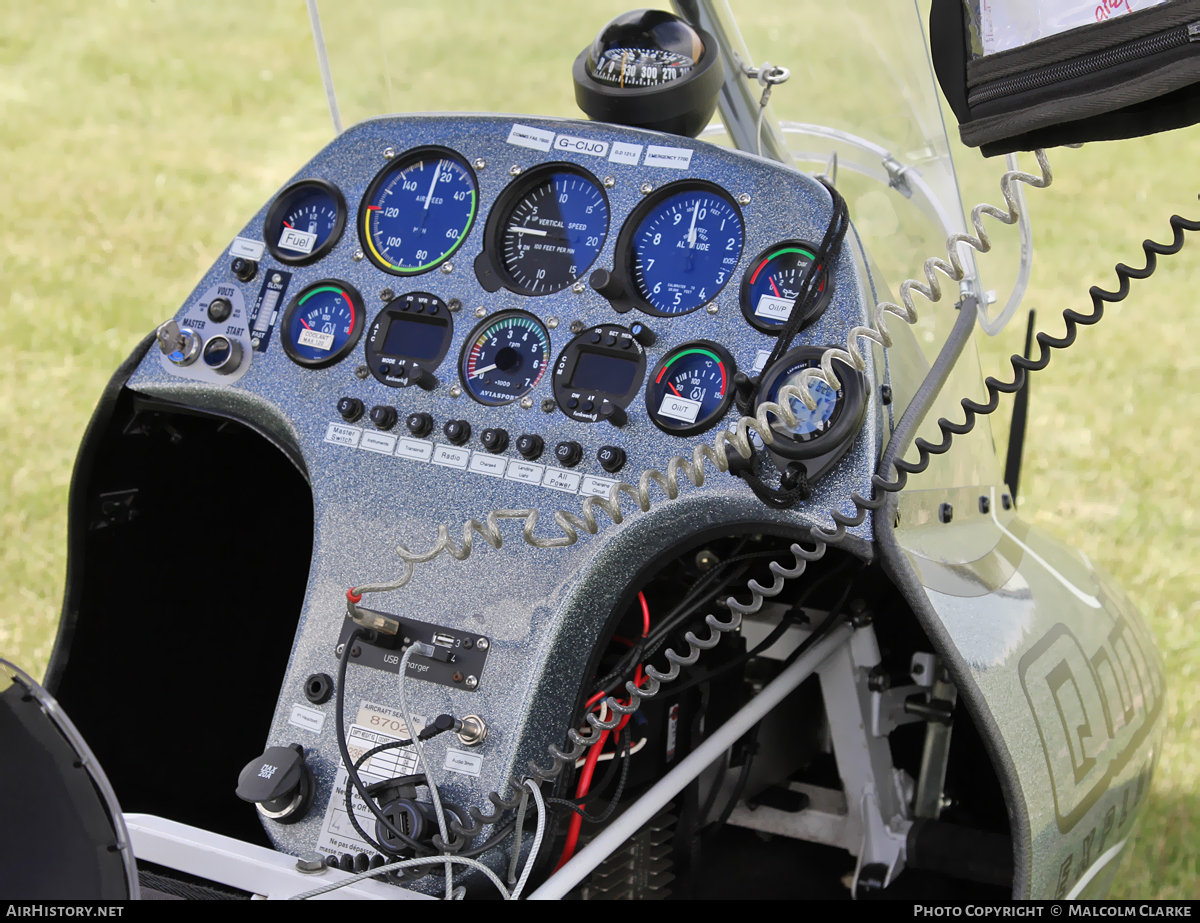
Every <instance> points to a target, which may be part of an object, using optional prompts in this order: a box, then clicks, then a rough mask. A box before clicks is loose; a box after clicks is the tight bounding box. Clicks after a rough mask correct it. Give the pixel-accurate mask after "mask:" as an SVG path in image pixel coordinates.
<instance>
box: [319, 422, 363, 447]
mask: <svg viewBox="0 0 1200 923" xmlns="http://www.w3.org/2000/svg"><path fill="white" fill-rule="evenodd" d="M362 432H363V431H362V430H361V429H359V428H358V427H357V426H344V425H343V424H341V423H330V424H329V429H327V430H325V441H326V442H332V443H333V444H334V445H344V446H349V447H350V448H352V449H353V448H356V447H357V446H358V440H359V439H361V438H362Z"/></svg>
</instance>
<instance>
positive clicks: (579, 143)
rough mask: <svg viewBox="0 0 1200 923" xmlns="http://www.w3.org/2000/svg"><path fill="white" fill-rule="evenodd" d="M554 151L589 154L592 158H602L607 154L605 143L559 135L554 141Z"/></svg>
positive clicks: (606, 144)
mask: <svg viewBox="0 0 1200 923" xmlns="http://www.w3.org/2000/svg"><path fill="white" fill-rule="evenodd" d="M554 149H555V150H556V151H567V152H569V153H571V154H590V155H591V156H592V157H604V156H605V155H606V154H607V153H608V142H607V141H593V140H591V139H590V138H573V137H571V136H570V135H559V136H558V137H557V138H555V139H554Z"/></svg>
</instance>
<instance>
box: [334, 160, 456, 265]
mask: <svg viewBox="0 0 1200 923" xmlns="http://www.w3.org/2000/svg"><path fill="white" fill-rule="evenodd" d="M478 189H479V187H478V184H477V183H476V181H475V173H474V171H472V169H471V168H470V167H469V166H468V165H467V162H466V161H465V160H463V159H462V158H461V157H460V156H459V155H458V154H456V153H454V152H453V151H451V150H448V149H446V148H442V147H424V148H417V149H416V150H412V151H409V152H408V153H406V154H404V155H402V156H401V157H399V158H398V159H397V160H396V161H395V162H394V163H391V164H389V165H388V166H387V167H385V168H384V169H383V171H382V172H380V174H379V175H378V176H376V177H375V179H374V181H373V182H372V183H371V186H370V188H369V189H368V190H367V194H366V196H365V197H364V198H363V202H362V207H361V208H360V210H359V214H358V229H359V237H360V239H361V240H362V245H363V250H364V251H365V252H366V254H367V256H368V257H370V259H371V262H372V263H374V264H375V265H376V266H378V267H379V268H380V269H382V270H384V271H386V272H390V273H393V274H395V275H398V276H412V275H417V274H418V273H422V272H428V271H429V270H430V269H433V268H434V267H435V266H437V265H438V264H439V263H441V262H442V261H444V260H445V259H446V258H447V257H449V256H450V255H451V254H452V253H454V251H455V250H457V249H458V248H459V247H460V246H461V245H462V243H463V241H464V240H466V238H467V234H468V233H469V232H470V230H471V226H472V225H473V224H474V223H475V213H476V210H477V205H478V200H479V192H478Z"/></svg>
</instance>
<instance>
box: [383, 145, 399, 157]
mask: <svg viewBox="0 0 1200 923" xmlns="http://www.w3.org/2000/svg"><path fill="white" fill-rule="evenodd" d="M383 156H384V157H386V158H387V159H388V160H391V159H392V158H393V157H395V156H396V149H395V148H394V147H385V148H384V149H383Z"/></svg>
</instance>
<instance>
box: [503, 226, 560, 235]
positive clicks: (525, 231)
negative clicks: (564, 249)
mask: <svg viewBox="0 0 1200 923" xmlns="http://www.w3.org/2000/svg"><path fill="white" fill-rule="evenodd" d="M508 233H509V234H514V233H516V234H534V235H536V236H537V237H549V236H550V232H549V231H539V230H537V229H536V228H523V227H521V226H520V225H516V224H514V225H512V226H511V227H510V228H509V229H508Z"/></svg>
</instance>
